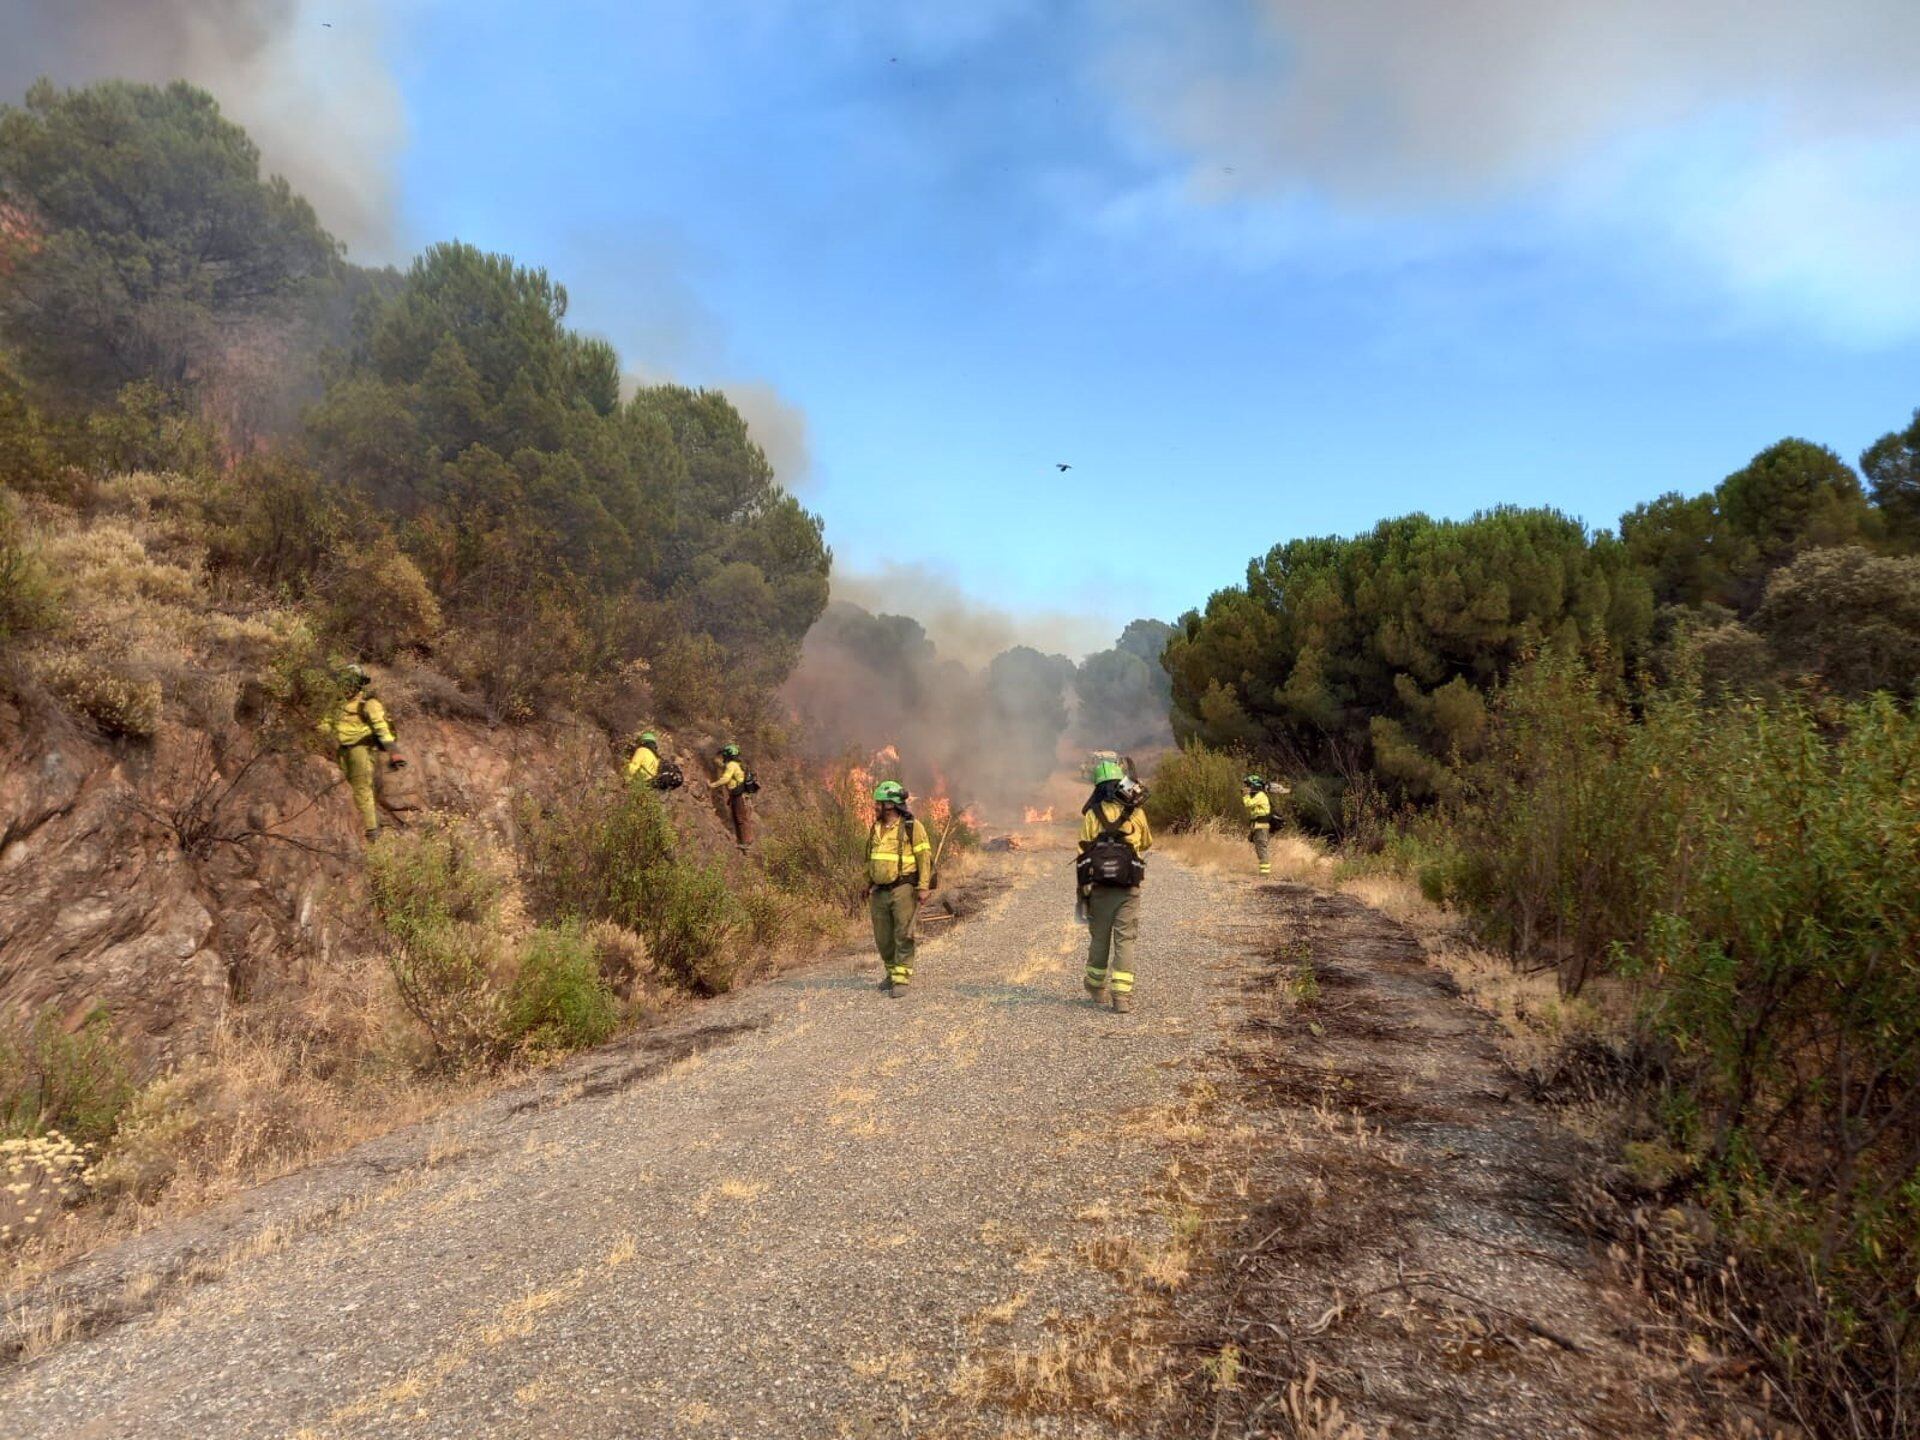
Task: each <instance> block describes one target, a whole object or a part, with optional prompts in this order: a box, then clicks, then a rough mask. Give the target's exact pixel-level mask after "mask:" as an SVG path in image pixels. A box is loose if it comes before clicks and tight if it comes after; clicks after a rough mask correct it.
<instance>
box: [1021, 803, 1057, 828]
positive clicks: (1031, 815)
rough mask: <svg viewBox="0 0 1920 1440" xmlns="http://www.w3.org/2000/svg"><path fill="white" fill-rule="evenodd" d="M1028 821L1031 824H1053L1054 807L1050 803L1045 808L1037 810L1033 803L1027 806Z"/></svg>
mask: <svg viewBox="0 0 1920 1440" xmlns="http://www.w3.org/2000/svg"><path fill="white" fill-rule="evenodd" d="M1026 823H1027V824H1029V825H1051V824H1052V823H1053V807H1052V806H1051V805H1049V806H1047V808H1046V809H1044V810H1036V809H1035V808H1034V807H1033V806H1031V805H1029V806H1027V815H1026Z"/></svg>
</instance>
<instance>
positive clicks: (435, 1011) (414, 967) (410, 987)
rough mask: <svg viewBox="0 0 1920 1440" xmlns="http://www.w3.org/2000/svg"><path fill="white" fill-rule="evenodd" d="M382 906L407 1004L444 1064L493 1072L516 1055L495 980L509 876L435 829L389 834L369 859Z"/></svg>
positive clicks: (459, 838) (391, 953) (376, 898)
mask: <svg viewBox="0 0 1920 1440" xmlns="http://www.w3.org/2000/svg"><path fill="white" fill-rule="evenodd" d="M367 874H368V878H369V880H370V881H371V883H372V886H373V901H374V908H375V910H376V912H377V913H378V915H379V917H380V921H381V923H382V924H383V925H384V926H385V927H386V930H387V933H388V935H389V936H390V937H391V938H392V941H393V944H392V946H391V948H390V949H389V951H388V957H387V958H388V964H389V966H390V967H391V969H392V971H393V979H394V984H395V986H396V988H397V989H398V990H399V994H400V1000H401V1003H402V1004H403V1005H405V1006H406V1008H407V1010H408V1012H409V1013H410V1014H412V1016H413V1017H414V1018H415V1019H416V1020H418V1021H419V1022H420V1024H421V1026H422V1028H424V1029H425V1031H426V1033H427V1039H428V1042H429V1043H430V1044H431V1045H432V1047H433V1052H434V1055H435V1058H436V1059H437V1060H439V1061H440V1062H441V1063H443V1064H447V1065H454V1066H464V1065H476V1064H488V1063H493V1062H497V1061H498V1060H500V1059H502V1058H503V1057H504V1055H505V1053H506V1052H507V1050H508V1049H509V1047H510V1037H509V1034H508V1030H507V1025H506V1019H505V1013H504V1012H505V1006H504V1002H503V999H502V997H501V994H500V988H499V986H498V984H497V983H496V982H495V979H494V976H495V972H496V971H497V970H499V969H501V968H502V960H503V956H502V954H501V942H500V939H499V935H498V930H497V919H498V909H499V894H500V881H501V877H500V874H499V872H498V870H497V869H496V868H495V867H494V866H492V865H490V864H488V863H486V862H485V861H483V860H482V859H481V858H480V857H479V855H478V854H477V852H476V851H475V849H474V847H473V845H472V843H471V842H470V841H468V840H467V839H466V838H464V837H462V836H459V835H456V834H455V833H454V832H453V831H452V830H450V829H448V828H446V827H444V826H437V827H434V828H430V829H427V830H423V831H420V832H418V833H415V834H409V835H390V836H387V837H386V838H384V839H383V840H382V841H381V843H380V844H379V845H377V846H375V847H374V849H373V850H372V851H371V852H370V853H369V855H368V857H367Z"/></svg>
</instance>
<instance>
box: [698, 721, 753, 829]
mask: <svg viewBox="0 0 1920 1440" xmlns="http://www.w3.org/2000/svg"><path fill="white" fill-rule="evenodd" d="M714 758H715V759H716V760H718V761H719V762H720V768H719V773H718V774H716V775H715V776H714V777H713V779H711V780H709V781H708V782H707V789H709V790H724V791H725V792H726V797H727V814H728V815H729V817H731V819H732V821H733V843H734V844H735V845H738V846H739V847H740V848H741V849H742V850H744V849H746V848H747V846H749V845H751V844H752V843H753V801H752V799H751V798H750V797H751V796H752V795H753V792H754V791H756V790H758V789H759V788H760V786H759V783H758V782H757V781H755V780H754V778H753V776H751V775H749V774H748V773H747V767H746V766H745V765H743V764H741V763H740V747H739V746H738V745H735V744H732V743H731V742H729V743H728V744H725V745H722V746H721V747H720V749H719V752H718V753H717V754H716V755H715V756H714Z"/></svg>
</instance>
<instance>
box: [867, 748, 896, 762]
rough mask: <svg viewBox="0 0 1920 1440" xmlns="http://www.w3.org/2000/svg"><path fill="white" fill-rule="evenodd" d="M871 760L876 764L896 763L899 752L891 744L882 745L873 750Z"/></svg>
mask: <svg viewBox="0 0 1920 1440" xmlns="http://www.w3.org/2000/svg"><path fill="white" fill-rule="evenodd" d="M873 762H874V764H876V765H897V764H899V763H900V752H899V751H898V750H896V749H895V748H894V747H893V746H891V745H882V746H881V747H880V748H879V749H878V750H876V751H874V752H873Z"/></svg>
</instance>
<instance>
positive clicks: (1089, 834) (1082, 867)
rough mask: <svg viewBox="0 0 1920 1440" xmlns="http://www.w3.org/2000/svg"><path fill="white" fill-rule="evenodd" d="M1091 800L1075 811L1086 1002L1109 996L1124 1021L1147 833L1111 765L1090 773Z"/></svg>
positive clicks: (1118, 769) (1119, 770)
mask: <svg viewBox="0 0 1920 1440" xmlns="http://www.w3.org/2000/svg"><path fill="white" fill-rule="evenodd" d="M1093 781H1094V785H1093V794H1092V795H1091V796H1089V797H1088V799H1087V803H1086V804H1085V805H1084V806H1083V807H1082V808H1081V811H1080V861H1079V866H1078V879H1079V883H1080V887H1081V894H1082V896H1083V898H1084V899H1085V901H1086V906H1087V929H1088V932H1089V934H1088V944H1087V974H1086V987H1087V996H1088V998H1089V999H1091V1000H1092V1001H1093V1002H1094V1004H1096V1005H1097V1004H1099V1003H1100V1002H1101V1000H1102V999H1104V998H1107V997H1109V996H1111V998H1112V1001H1113V1008H1114V1009H1115V1010H1116V1011H1117V1012H1119V1013H1120V1014H1122V1015H1124V1014H1126V1013H1127V1012H1128V1011H1130V1010H1131V1009H1133V946H1134V941H1135V940H1136V939H1137V938H1138V936H1139V933H1140V886H1141V883H1142V882H1143V881H1144V880H1145V879H1146V874H1147V863H1146V860H1145V859H1144V857H1145V855H1146V853H1147V851H1149V850H1151V849H1152V848H1153V830H1152V829H1151V827H1149V826H1148V824H1147V814H1146V811H1144V810H1142V809H1140V808H1139V806H1138V805H1137V804H1135V803H1133V801H1132V800H1130V799H1129V796H1130V795H1132V794H1137V793H1138V792H1137V791H1135V790H1134V789H1133V787H1132V785H1131V784H1130V782H1129V779H1128V776H1127V772H1126V769H1125V768H1124V767H1123V766H1122V765H1121V764H1120V762H1119V761H1117V760H1102V761H1100V762H1099V763H1098V764H1096V765H1095V766H1094V767H1093Z"/></svg>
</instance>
